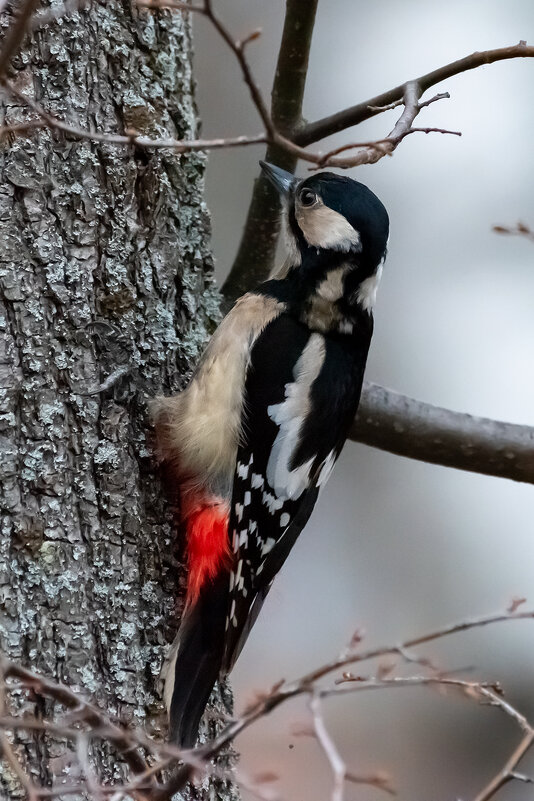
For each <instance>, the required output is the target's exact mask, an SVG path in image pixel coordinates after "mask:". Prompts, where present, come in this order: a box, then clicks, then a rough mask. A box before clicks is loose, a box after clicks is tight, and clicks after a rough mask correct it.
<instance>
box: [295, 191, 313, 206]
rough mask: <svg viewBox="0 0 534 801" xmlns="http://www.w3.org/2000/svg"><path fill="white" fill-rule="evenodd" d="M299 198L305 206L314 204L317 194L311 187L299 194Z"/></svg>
mask: <svg viewBox="0 0 534 801" xmlns="http://www.w3.org/2000/svg"><path fill="white" fill-rule="evenodd" d="M299 200H300V202H301V203H302V205H303V206H313V204H314V203H315V201H316V200H317V195H316V194H315V192H312V190H311V189H303V190H302V192H301V193H300V195H299Z"/></svg>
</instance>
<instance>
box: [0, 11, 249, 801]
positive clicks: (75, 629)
mask: <svg viewBox="0 0 534 801" xmlns="http://www.w3.org/2000/svg"><path fill="white" fill-rule="evenodd" d="M11 77H12V80H13V82H14V83H15V85H16V86H17V88H18V89H19V90H20V91H22V92H23V93H24V94H27V96H28V97H30V98H34V99H35V100H36V101H37V102H39V103H40V104H41V105H42V106H44V107H45V108H47V109H48V110H50V111H51V112H52V113H53V114H55V115H57V116H58V117H60V118H62V119H65V120H68V121H70V122H73V123H74V124H78V125H81V126H83V127H90V126H94V127H95V128H96V129H97V130H98V131H99V132H111V131H113V132H117V131H120V132H122V131H123V130H124V129H128V128H133V129H135V130H137V131H139V132H140V133H141V134H145V135H150V136H160V135H167V136H169V135H170V136H175V137H193V136H195V135H196V133H197V130H196V129H197V119H196V113H195V106H194V100H193V93H192V90H193V82H192V77H191V30H190V23H189V21H188V19H187V17H185V16H184V17H182V16H181V15H179V14H177V15H170V14H169V13H168V12H163V13H157V14H153V13H152V12H144V11H139V10H136V9H135V6H134V7H133V9H132V7H131V6H130V4H129V3H127V2H124V3H121V2H117V0H109V2H106V3H105V4H102V5H96V4H94V5H91V6H90V7H89V6H88V7H86V8H85V9H84V10H82V11H80V12H79V13H76V14H74V15H72V16H70V17H69V18H68V19H66V18H63V19H62V20H60V21H58V22H55V23H52V24H49V25H48V26H47V27H46V28H44V29H41V30H39V31H38V32H36V33H34V34H33V36H32V41H31V42H30V43H29V44H28V45H27V47H26V49H25V50H24V51H23V52H22V53H21V54H19V56H17V58H16V59H15V60H14V63H13V70H12V75H11ZM2 115H3V122H4V124H13V123H15V122H19V121H21V120H26V119H28V118H29V117H31V116H32V112H28V109H27V108H25V107H24V106H23V105H22V104H21V103H20V102H18V101H17V102H14V101H13V99H12V98H10V97H7V99H6V100H5V101H4V102H3V105H2ZM1 147H2V152H1V153H0V163H1V170H2V181H1V184H0V219H1V235H0V332H1V333H0V393H1V402H0V454H1V459H0V507H1V509H2V516H1V529H0V548H1V553H0V604H1V605H0V638H1V646H2V650H3V652H4V653H5V654H7V655H8V656H9V658H11V659H15V660H17V661H18V662H20V663H22V664H23V665H25V666H27V667H31V668H32V669H34V670H37V671H39V672H42V673H44V674H46V675H47V676H50V677H51V678H54V679H55V680H57V681H61V682H64V683H65V684H67V685H69V686H71V687H75V688H79V690H80V691H81V692H82V693H83V694H84V695H85V697H91V698H92V699H93V700H94V701H95V702H96V703H97V704H98V705H99V706H101V707H102V708H103V709H105V710H107V711H109V712H110V713H111V714H113V715H116V716H117V717H119V718H121V719H122V720H125V721H131V722H132V723H135V724H138V725H142V726H146V727H147V728H148V729H150V730H152V731H156V732H159V731H161V733H162V734H163V728H164V727H163V725H162V720H163V718H162V706H161V701H160V694H159V691H158V689H157V685H158V675H159V671H160V667H161V663H162V658H163V656H164V652H165V648H166V645H167V643H168V642H169V641H170V640H171V638H172V635H173V633H174V629H175V628H176V614H175V598H176V596H177V591H178V578H179V571H178V570H177V569H176V568H175V567H174V566H173V563H172V560H171V559H169V555H170V554H171V553H172V545H171V541H172V540H173V534H172V527H171V525H170V515H169V512H168V510H167V509H166V505H165V502H164V501H163V499H162V493H161V489H160V483H159V480H158V477H157V471H156V470H155V467H154V463H153V460H152V458H151V443H150V434H149V432H148V430H147V417H146V401H147V399H148V398H149V397H152V396H153V395H155V394H156V393H158V392H161V391H164V392H166V393H168V392H173V391H176V390H178V389H179V388H180V387H181V386H182V385H183V380H184V376H186V375H187V373H188V371H189V370H190V369H191V367H192V365H193V363H194V362H195V360H196V358H197V356H198V354H199V351H200V349H201V348H202V345H203V343H204V341H205V339H206V336H207V333H208V332H209V331H210V330H211V329H212V327H213V325H214V320H215V319H216V317H217V314H218V296H217V293H216V290H215V288H214V285H213V281H212V275H211V271H212V261H211V257H210V254H209V250H208V245H207V240H208V235H209V219H208V215H207V212H206V209H205V206H204V204H203V201H202V180H203V164H204V160H203V157H202V156H200V155H194V154H193V155H187V156H185V155H182V156H179V155H175V154H173V153H172V152H170V151H156V152H151V151H146V150H137V149H134V148H131V149H126V148H120V147H116V146H113V145H108V144H93V143H90V142H74V141H68V139H66V138H65V137H64V136H63V135H62V134H58V133H57V132H52V131H49V130H43V131H39V132H35V133H33V134H32V135H31V136H28V137H26V138H18V139H16V140H15V141H12V142H6V141H5V140H4V142H3V143H2V145H1ZM108 378H110V380H109V381H108V382H107V383H106V379H108ZM99 388H100V389H99ZM225 701H226V702H228V698H227V697H226V698H224V699H222V700H221V699H219V709H222V708H223V705H224V702H225ZM11 702H12V703H15V704H16V705H18V706H19V708H25V709H26V710H29V711H31V712H34V711H35V709H36V705H37V706H39V702H38V699H37V701H36V699H35V698H33V700H32V699H30V698H28V697H27V694H25V693H22V694H20V695H19V696H15V701H14V702H13V700H12V699H11ZM41 714H44V715H45V717H47V719H51V718H52V717H53V714H54V711H53V710H52V709H50V708H48V707H46V708H45V709H44V711H43V710H42V709H41ZM16 739H17V742H18V743H19V744H20V743H22V744H23V745H24V748H19V752H21V753H24V754H25V756H24V760H25V763H26V766H27V769H29V770H31V772H32V775H33V776H34V777H35V781H36V782H37V783H38V784H39V785H42V786H45V787H46V786H51V785H52V784H54V785H57V784H60V783H61V782H62V781H68V782H69V783H71V784H72V775H73V774H72V770H71V769H69V760H75V755H74V754H71V753H70V752H69V746H68V744H66V743H62V744H58V743H57V742H55V743H53V744H52V743H51V741H50V739H49V738H48V737H44V736H40V737H36V738H33V739H32V738H31V737H30V735H29V734H25V733H18V734H17V737H16ZM95 758H96V760H97V765H98V768H99V773H100V775H101V776H102V777H104V778H107V779H110V778H112V777H115V778H120V771H119V770H118V768H117V764H116V760H115V759H114V758H113V757H112V756H111V754H110V753H106V752H105V751H102V750H101V751H100V752H99V753H98V754H97V755H96V757H95ZM69 772H70V779H67V778H65V777H66V774H68V773H69ZM2 789H3V790H4V791H7V792H8V797H11V798H17V797H19V796H20V797H23V796H24V792H23V790H22V788H21V786H20V785H19V784H18V783H17V782H16V781H15V779H14V777H13V776H12V775H11V773H10V770H9V769H8V768H7V767H6V766H5V765H4V766H3V769H2V773H1V777H0V795H1V790H2ZM219 792H220V796H219V795H217V797H221V798H228V797H230V795H231V796H232V797H234V796H233V792H234V791H233V790H231V789H227V790H225V789H224V788H223V789H221V788H220V787H219V789H218V791H217V793H219ZM208 796H209V797H210V798H212V797H213V789H212V790H209V789H208V788H207V787H206V788H205V791H204V792H203V793H200V794H199V795H198V796H195V797H198V798H207V797H208ZM70 797H72V796H70Z"/></svg>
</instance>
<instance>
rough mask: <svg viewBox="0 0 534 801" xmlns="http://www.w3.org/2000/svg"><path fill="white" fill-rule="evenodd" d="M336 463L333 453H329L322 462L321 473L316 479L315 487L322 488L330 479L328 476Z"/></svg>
mask: <svg viewBox="0 0 534 801" xmlns="http://www.w3.org/2000/svg"><path fill="white" fill-rule="evenodd" d="M335 463H336V454H335V453H334V451H330V453H329V454H328V456H327V457H326V459H325V460H324V462H323V464H322V466H321V472H320V473H319V478H318V479H317V486H318V487H324V485H325V484H326V482H327V481H328V479H329V478H330V474H331V472H332V470H333V469H334V465H335Z"/></svg>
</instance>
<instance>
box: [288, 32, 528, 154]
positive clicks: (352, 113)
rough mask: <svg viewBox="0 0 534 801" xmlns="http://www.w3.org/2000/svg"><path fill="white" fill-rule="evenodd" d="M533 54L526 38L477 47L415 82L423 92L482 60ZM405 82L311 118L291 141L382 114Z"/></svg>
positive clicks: (306, 140) (307, 141) (314, 138)
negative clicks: (493, 46) (509, 44)
mask: <svg viewBox="0 0 534 801" xmlns="http://www.w3.org/2000/svg"><path fill="white" fill-rule="evenodd" d="M533 56H534V47H529V46H528V45H527V44H526V42H519V44H516V45H513V46H512V47H500V48H498V49H495V50H482V51H480V52H478V51H477V52H475V53H471V55H469V56H465V57H464V58H460V59H458V61H453V62H451V63H450V64H446V65H445V66H443V67H439V68H438V69H436V70H432V72H427V73H426V74H425V75H421V76H420V77H419V78H416V79H415V83H417V84H418V85H419V86H420V87H421V93H424V92H426V91H427V89H430V87H431V86H435V85H436V84H438V83H441V82H442V81H445V80H447V78H452V77H453V75H459V74H460V73H462V72H468V71H469V70H474V69H477V68H478V67H482V66H484V65H485V64H493V63H494V62H495V61H504V60H507V59H510V58H532V57H533ZM405 86H406V83H402V84H400V85H399V86H395V87H394V88H393V89H388V91H387V92H382V94H380V95H376V96H375V97H372V98H370V99H369V100H365V101H364V102H363V103H358V104H357V105H356V106H351V107H350V108H347V109H344V110H343V111H338V112H336V113H335V114H330V115H329V116H328V117H323V118H322V119H320V120H317V121H316V122H311V123H309V124H308V125H306V126H304V127H303V128H301V129H300V130H299V131H298V132H297V133H296V135H295V137H294V141H295V142H296V144H298V145H301V146H302V147H306V146H307V145H311V144H313V142H319V141H320V140H321V139H324V138H325V137H326V136H330V135H331V134H334V133H338V132H339V131H344V130H345V129H346V128H350V127H352V126H353V125H358V124H359V123H360V122H363V121H364V120H368V119H370V118H371V117H375V116H376V115H377V114H381V113H382V111H386V110H388V108H394V107H395V106H396V105H399V104H400V103H401V102H402V97H403V95H404V88H405Z"/></svg>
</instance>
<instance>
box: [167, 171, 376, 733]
mask: <svg viewBox="0 0 534 801" xmlns="http://www.w3.org/2000/svg"><path fill="white" fill-rule="evenodd" d="M261 166H262V168H263V170H264V172H265V174H266V175H267V177H268V178H269V179H270V181H271V182H272V183H273V184H274V185H275V186H276V187H277V188H278V190H279V191H280V192H281V194H282V195H283V197H284V198H285V201H286V234H287V244H288V251H289V256H288V259H287V261H286V263H285V265H284V267H283V268H282V269H281V270H280V271H279V272H278V273H277V274H276V275H275V276H274V277H273V278H271V279H270V280H268V281H266V282H265V283H263V284H261V285H260V286H259V287H258V288H257V289H255V290H254V291H253V292H249V293H248V294H246V295H244V296H243V297H242V298H240V300H238V301H237V303H236V304H235V306H234V308H233V309H232V310H231V311H230V313H229V314H228V315H227V316H226V317H225V319H224V320H223V322H222V323H221V325H220V326H219V328H218V329H217V331H216V332H215V334H214V336H213V338H212V340H211V342H210V343H209V345H208V347H207V349H206V351H205V353H204V355H203V356H202V359H201V361H200V364H199V366H198V368H197V370H196V372H195V374H194V376H193V378H192V380H191V382H190V384H189V385H188V387H187V388H186V389H185V391H183V392H182V393H181V394H180V395H178V396H176V397H173V398H159V399H156V401H155V402H154V417H155V423H156V429H157V433H158V441H159V445H160V452H161V455H162V457H163V458H164V459H165V460H167V461H168V462H169V463H171V464H172V466H173V467H174V473H175V475H176V477H177V480H178V482H179V485H180V496H181V516H182V521H183V527H184V530H185V533H186V538H187V542H186V549H187V560H188V571H189V573H188V583H187V596H186V605H185V610H184V614H183V619H182V624H181V626H180V629H179V631H178V634H177V637H176V640H175V642H174V644H173V646H172V648H171V652H170V656H169V658H168V662H167V676H166V681H165V693H164V694H165V701H166V704H167V708H168V712H169V716H170V737H171V740H172V741H174V742H176V743H178V744H179V745H181V746H183V747H191V746H193V745H194V744H195V741H196V738H197V733H198V727H199V722H200V719H201V717H202V714H203V712H204V709H205V706H206V704H207V702H208V698H209V695H210V693H211V690H212V688H213V685H214V684H215V681H216V680H217V679H218V677H219V676H224V675H225V674H227V673H228V672H229V671H230V670H231V668H232V666H233V664H234V662H235V660H236V659H237V657H238V656H239V653H240V652H241V649H242V648H243V645H244V643H245V641H246V639H247V637H248V634H249V632H250V630H251V628H252V626H253V624H254V622H255V620H256V618H257V616H258V613H259V611H260V608H261V606H262V604H263V601H264V600H265V597H266V595H267V593H268V592H269V589H270V587H271V584H272V582H273V579H274V577H275V576H276V574H277V573H278V571H279V570H280V568H281V567H282V565H283V564H284V562H285V560H286V558H287V556H288V554H289V552H290V550H291V548H292V547H293V545H294V543H295V541H296V539H297V537H298V535H299V534H300V532H301V530H302V528H303V527H304V525H305V524H306V522H307V520H308V518H309V516H310V514H311V512H312V509H313V507H314V505H315V502H316V500H317V496H318V493H319V490H320V488H321V487H322V486H324V484H325V482H326V480H327V479H328V476H329V475H330V473H331V471H332V468H333V466H334V464H335V461H336V459H337V457H338V456H339V453H340V451H341V449H342V447H343V444H344V442H345V439H346V437H347V433H348V430H349V427H350V425H351V422H352V421H353V419H354V415H355V412H356V409H357V407H358V402H359V398H360V392H361V387H362V381H363V373H364V368H365V362H366V359H367V352H368V349H369V344H370V341H371V334H372V330H373V317H372V308H373V304H374V301H375V295H376V288H377V284H378V281H379V278H380V273H381V270H382V263H383V261H384V259H385V256H386V245H387V239H388V228H389V221H388V215H387V212H386V210H385V208H384V206H383V205H382V203H381V202H380V200H379V199H378V198H377V197H376V195H374V194H373V192H371V191H370V190H369V189H368V188H367V187H366V186H364V185H363V184H361V183H358V182H357V181H354V180H352V179H350V178H346V177H341V176H339V175H334V174H333V173H329V172H322V173H319V174H317V175H314V176H313V177H310V178H306V179H305V180H298V179H296V178H294V176H293V175H291V174H290V173H287V172H285V171H284V170H281V169H280V168H278V167H275V166H273V165H272V164H268V163H263V162H261Z"/></svg>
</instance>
